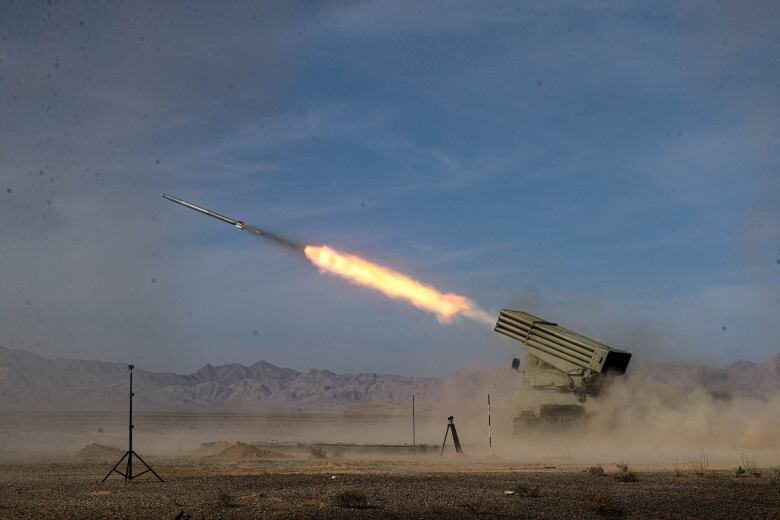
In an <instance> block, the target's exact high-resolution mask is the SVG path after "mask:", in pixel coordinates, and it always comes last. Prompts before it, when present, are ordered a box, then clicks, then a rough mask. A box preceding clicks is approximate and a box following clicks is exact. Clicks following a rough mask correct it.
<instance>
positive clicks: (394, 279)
mask: <svg viewBox="0 0 780 520" xmlns="http://www.w3.org/2000/svg"><path fill="white" fill-rule="evenodd" d="M162 196H163V198H165V199H167V200H169V201H171V202H174V203H176V204H179V205H181V206H184V207H186V208H189V209H191V210H194V211H197V212H199V213H203V214H204V215H208V216H210V217H213V218H215V219H217V220H221V221H222V222H226V223H228V224H230V225H231V226H233V227H236V228H238V229H240V230H242V231H247V232H249V233H251V234H252V235H255V236H258V237H261V238H265V239H267V240H269V241H271V242H272V243H274V244H276V245H278V246H282V247H284V248H286V249H289V250H292V251H294V252H296V253H301V252H302V253H304V254H305V255H306V257H307V258H308V259H309V261H311V263H313V264H314V265H315V266H317V267H319V269H320V271H321V272H323V273H327V274H331V275H334V276H338V277H341V278H343V279H345V280H348V281H350V282H352V283H354V284H357V285H362V286H364V287H370V288H371V289H376V290H377V291H379V292H381V293H383V294H384V295H385V296H388V297H390V298H393V299H395V300H405V301H407V302H409V303H411V304H412V305H414V306H415V307H417V308H418V309H422V310H424V311H428V312H431V313H433V314H435V315H436V319H438V320H439V322H440V323H451V322H452V320H453V318H456V317H458V316H463V317H466V318H469V319H471V320H474V321H478V322H481V323H485V324H487V325H490V326H491V327H492V326H493V323H494V321H495V320H494V318H493V315H492V314H488V313H487V312H486V311H485V310H484V309H481V308H480V307H479V306H478V305H477V304H475V303H474V302H473V301H471V300H469V299H468V298H466V297H465V296H460V295H458V294H454V293H441V292H439V291H438V290H436V289H435V288H433V287H431V286H430V285H425V284H423V283H422V282H418V281H417V280H414V279H412V278H409V277H408V276H406V275H404V274H401V273H399V272H396V271H393V270H392V269H388V268H386V267H382V266H381V265H377V264H373V263H371V262H369V261H368V260H364V259H362V258H360V257H358V256H354V255H348V254H346V253H341V252H339V251H336V250H335V249H332V248H330V247H328V246H302V245H300V244H297V243H295V242H293V241H292V240H290V239H288V238H285V237H283V236H281V235H277V234H275V233H272V232H270V231H268V230H266V229H261V228H259V227H256V226H252V225H249V224H246V223H244V222H242V221H240V220H236V219H232V218H230V217H226V216H225V215H220V214H219V213H217V212H215V211H211V210H209V209H206V208H203V207H201V206H196V205H195V204H193V203H191V202H187V201H186V200H182V199H179V198H176V197H174V196H172V195H166V194H164V193H163V194H162Z"/></svg>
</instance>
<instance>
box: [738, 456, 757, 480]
mask: <svg viewBox="0 0 780 520" xmlns="http://www.w3.org/2000/svg"><path fill="white" fill-rule="evenodd" d="M743 466H744V468H745V469H744V473H750V474H751V475H753V476H754V477H760V476H761V472H760V471H759V470H758V466H756V461H755V459H751V458H750V457H748V456H747V455H745V454H744V453H743V454H742V466H741V467H743Z"/></svg>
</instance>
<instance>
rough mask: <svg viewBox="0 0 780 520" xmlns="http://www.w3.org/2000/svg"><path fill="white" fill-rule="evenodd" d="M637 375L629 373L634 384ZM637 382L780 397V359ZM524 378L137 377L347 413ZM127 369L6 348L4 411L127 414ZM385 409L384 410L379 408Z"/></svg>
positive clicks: (213, 370) (204, 400)
mask: <svg viewBox="0 0 780 520" xmlns="http://www.w3.org/2000/svg"><path fill="white" fill-rule="evenodd" d="M631 373H632V372H631V371H630V372H629V377H631V375H630V374H631ZM633 373H635V374H636V376H637V377H651V378H652V379H653V380H655V381H658V380H663V381H666V380H668V381H670V382H671V381H675V382H677V383H681V382H682V383H683V384H685V385H699V386H703V387H705V388H708V389H709V390H711V391H712V392H713V393H714V394H719V395H729V394H748V395H753V396H761V395H768V394H771V393H774V392H777V391H778V390H780V355H778V356H775V357H773V358H770V359H768V360H767V361H764V362H763V363H753V362H749V361H738V362H736V363H734V364H732V365H731V366H729V367H728V368H726V369H715V368H709V367H705V366H702V365H677V364H675V365H660V364H657V365H643V366H637V367H634V371H633ZM519 381H520V377H519V376H518V374H517V373H515V372H513V371H511V370H509V369H508V368H501V369H494V370H473V369H462V370H457V371H455V372H454V373H453V374H451V375H450V376H449V377H447V378H445V379H437V378H416V377H406V376H400V375H393V374H336V373H334V372H331V371H329V370H316V369H311V370H308V371H306V372H299V371H297V370H292V369H289V368H281V367H277V366H275V365H272V364H270V363H266V362H265V361H258V362H257V363H254V364H252V365H250V366H244V365H241V364H238V363H230V364H226V365H219V366H213V365H206V366H204V367H203V368H201V369H199V370H197V371H195V372H193V373H191V374H175V373H171V372H150V371H147V370H143V369H141V368H137V369H136V370H135V371H134V384H135V393H136V404H137V406H138V408H139V409H143V410H182V411H186V410H210V411H283V410H288V411H289V410H300V409H328V408H344V407H349V406H355V405H360V404H361V403H373V404H378V403H389V404H392V403H408V402H409V401H410V400H411V397H412V394H415V395H416V396H417V398H418V400H420V401H429V402H432V401H440V400H450V401H455V402H459V403H465V402H466V401H467V400H469V399H474V398H476V397H479V399H478V401H479V403H481V402H482V396H484V394H486V393H489V392H494V393H495V394H496V395H511V392H512V388H513V387H514V386H516V385H517V384H518V382H519ZM127 392H128V371H127V365H126V364H122V363H108V362H104V361H90V360H75V359H48V358H44V357H42V356H39V355H37V354H33V353H31V352H27V351H24V350H15V349H9V348H6V347H2V346H0V410H30V411H37V410H39V411H44V410H68V411H76V410H79V411H101V410H122V409H123V407H124V406H125V405H126V402H127ZM377 409H379V408H377Z"/></svg>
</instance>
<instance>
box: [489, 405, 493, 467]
mask: <svg viewBox="0 0 780 520" xmlns="http://www.w3.org/2000/svg"><path fill="white" fill-rule="evenodd" d="M488 447H489V449H490V456H491V457H492V456H493V425H492V424H491V422H490V394H488Z"/></svg>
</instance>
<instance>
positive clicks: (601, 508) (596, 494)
mask: <svg viewBox="0 0 780 520" xmlns="http://www.w3.org/2000/svg"><path fill="white" fill-rule="evenodd" d="M587 498H588V501H589V502H590V507H591V509H592V510H593V512H594V513H596V514H597V515H599V516H609V517H613V518H618V517H622V516H624V515H625V514H626V512H625V510H624V509H623V508H622V507H621V506H620V504H617V503H615V500H614V499H613V498H612V497H611V496H609V495H608V494H606V493H604V492H603V491H593V492H592V493H590V494H589V495H588V497H587Z"/></svg>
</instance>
